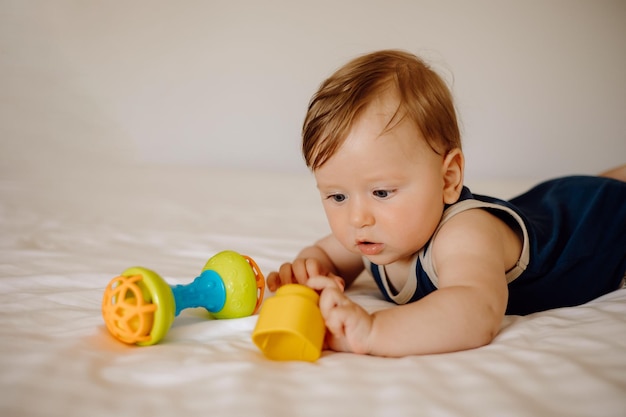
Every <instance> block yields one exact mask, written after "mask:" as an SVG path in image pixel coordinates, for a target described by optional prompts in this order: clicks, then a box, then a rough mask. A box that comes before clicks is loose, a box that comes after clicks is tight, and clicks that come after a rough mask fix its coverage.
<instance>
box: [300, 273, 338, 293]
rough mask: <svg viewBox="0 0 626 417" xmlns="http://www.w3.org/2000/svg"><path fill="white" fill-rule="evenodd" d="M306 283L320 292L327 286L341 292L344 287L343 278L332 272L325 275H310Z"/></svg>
mask: <svg viewBox="0 0 626 417" xmlns="http://www.w3.org/2000/svg"><path fill="white" fill-rule="evenodd" d="M306 285H308V286H309V287H311V288H313V289H314V290H317V291H319V292H322V291H324V290H326V289H327V288H333V289H336V290H338V291H339V292H342V293H343V290H344V288H345V283H344V280H343V279H342V278H341V277H338V276H337V275H334V274H328V276H326V277H324V276H320V275H318V276H314V277H311V278H309V280H308V281H307V283H306Z"/></svg>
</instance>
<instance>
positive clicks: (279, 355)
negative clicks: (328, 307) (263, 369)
mask: <svg viewBox="0 0 626 417" xmlns="http://www.w3.org/2000/svg"><path fill="white" fill-rule="evenodd" d="M318 302H319V295H318V294H317V293H316V292H315V291H313V290H312V289H311V288H309V287H307V286H304V285H300V284H287V285H284V286H282V287H280V288H279V289H278V291H276V295H275V296H274V297H271V298H268V299H267V300H265V303H264V304H263V308H261V312H260V313H259V318H258V320H257V323H256V327H255V328H254V331H253V332H252V341H253V342H254V344H256V345H257V347H258V348H259V349H260V350H261V351H262V352H263V354H264V355H265V356H266V357H268V358H269V359H274V360H281V361H289V360H300V361H308V362H314V361H316V360H317V359H318V358H319V357H320V356H321V354H322V345H323V343H324V335H325V333H326V326H325V324H324V318H323V317H322V313H321V311H320V309H319V307H318Z"/></svg>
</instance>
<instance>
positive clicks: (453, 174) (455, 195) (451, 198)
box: [441, 148, 465, 204]
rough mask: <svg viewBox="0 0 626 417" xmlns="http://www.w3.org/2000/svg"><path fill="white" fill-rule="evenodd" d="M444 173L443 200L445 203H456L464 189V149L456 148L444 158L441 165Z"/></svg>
mask: <svg viewBox="0 0 626 417" xmlns="http://www.w3.org/2000/svg"><path fill="white" fill-rule="evenodd" d="M441 170H442V174H443V202H444V203H445V204H453V203H456V202H457V200H458V199H459V196H460V195H461V190H462V189H463V172H464V170H465V157H464V156H463V151H462V150H461V149H459V148H454V149H452V150H451V151H449V152H448V153H447V154H446V156H444V158H443V165H442V167H441Z"/></svg>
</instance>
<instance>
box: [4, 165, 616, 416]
mask: <svg viewBox="0 0 626 417" xmlns="http://www.w3.org/2000/svg"><path fill="white" fill-rule="evenodd" d="M469 185H470V186H472V184H469ZM481 187H482V188H481ZM520 189H521V184H509V183H492V184H482V185H480V186H479V187H478V188H476V187H474V190H475V191H480V192H490V191H493V192H494V193H495V194H498V195H500V196H504V197H506V196H510V195H511V194H514V193H516V192H517V191H519V190H520ZM327 230H328V228H327V226H326V223H325V219H324V216H323V213H322V209H321V206H320V204H319V202H318V197H317V194H316V191H315V188H314V185H313V182H312V179H311V178H310V177H308V176H306V175H280V174H268V173H258V172H225V171H210V170H206V171H204V170H195V171H193V170H180V169H172V168H150V169H142V168H121V167H111V168H110V169H109V170H105V171H101V170H96V171H95V172H92V171H90V170H85V169H83V170H80V171H75V170H72V169H71V167H68V169H67V170H66V171H64V172H57V171H54V172H49V173H47V174H46V175H29V174H26V173H21V174H19V175H18V174H12V173H10V172H5V173H4V174H2V177H1V178H0V415H1V416H7V417H8V416H66V417H70V416H154V417H157V416H181V417H182V416H185V417H189V416H253V415H259V416H330V415H338V416H350V415H368V416H370V415H371V416H374V415H380V416H402V415H420V416H481V417H488V416H494V417H502V416H595V417H598V416H616V417H617V416H625V415H626V291H625V290H618V291H615V292H613V293H611V294H608V295H606V296H604V297H602V298H601V299H598V300H595V301H593V302H590V303H588V304H586V305H583V306H579V307H575V308H563V309H558V310H553V311H547V312H543V313H540V314H534V315H531V316H528V317H507V318H506V320H505V322H504V324H503V328H502V331H501V332H500V334H499V335H498V337H497V338H496V340H495V341H494V342H493V343H492V344H491V345H489V346H486V347H483V348H480V349H476V350H472V351H466V352H459V353H451V354H442V355H431V356H421V357H418V356H415V357H406V358H402V359H390V358H375V357H368V356H358V355H352V354H341V353H333V352H325V353H324V355H323V356H322V358H321V359H320V360H319V361H317V362H316V363H303V362H272V361H269V360H267V359H265V358H264V357H263V356H262V354H261V353H260V352H259V351H258V350H257V348H256V347H255V346H254V345H253V343H252V341H251V339H250V334H251V331H252V329H253V327H254V324H255V321H256V316H253V317H248V318H243V319H234V320H211V319H210V318H209V317H208V315H207V314H205V313H203V312H202V311H200V310H187V311H184V312H183V313H182V314H181V316H179V317H178V318H177V319H176V321H175V323H174V325H173V326H172V328H171V330H170V331H169V333H168V335H167V336H166V338H165V339H164V340H163V341H162V342H161V343H160V344H158V345H155V346H151V347H134V346H126V345H124V344H122V343H120V342H118V341H116V340H115V339H113V338H112V337H111V336H110V335H109V334H108V333H107V331H106V329H105V327H104V323H103V321H102V318H101V313H100V303H101V297H102V292H103V290H104V287H105V286H106V284H107V283H108V282H109V280H110V279H111V278H112V277H114V276H116V275H118V274H119V273H121V272H122V271H123V270H124V269H126V268H127V267H130V266H134V265H142V266H145V267H148V268H150V269H153V270H155V271H157V272H158V273H160V274H161V276H163V277H164V278H165V279H166V281H167V282H168V283H170V284H179V283H189V282H190V281H191V280H192V279H193V278H194V277H196V276H197V275H198V273H199V272H200V269H201V268H202V266H203V265H204V263H205V262H206V260H207V259H208V258H209V257H210V256H212V255H213V254H215V253H217V252H219V251H221V250H224V249H232V250H236V251H238V252H240V253H244V254H246V255H249V256H251V257H252V258H254V259H255V260H256V262H257V263H258V264H259V266H260V268H261V269H262V270H263V271H264V272H265V273H267V272H269V271H270V270H273V269H275V268H277V267H278V266H279V265H280V264H281V263H282V262H283V261H285V260H289V259H291V258H292V257H293V256H294V255H295V254H296V252H297V251H298V250H299V248H301V246H302V245H304V244H307V243H310V242H311V241H312V240H313V239H315V238H317V237H319V236H321V235H322V234H323V233H326V232H327ZM349 294H350V295H351V296H352V297H353V298H354V299H355V300H357V301H358V302H360V303H361V304H362V305H364V306H365V307H366V308H367V309H369V310H375V309H379V308H384V307H386V306H387V303H386V302H385V301H383V300H382V299H381V297H380V295H379V294H378V292H377V290H376V288H375V287H374V285H373V284H372V283H371V282H370V281H368V280H367V279H364V278H363V277H362V278H361V279H359V281H357V283H356V285H355V286H354V287H353V288H352V289H350V290H349ZM268 296H271V294H268Z"/></svg>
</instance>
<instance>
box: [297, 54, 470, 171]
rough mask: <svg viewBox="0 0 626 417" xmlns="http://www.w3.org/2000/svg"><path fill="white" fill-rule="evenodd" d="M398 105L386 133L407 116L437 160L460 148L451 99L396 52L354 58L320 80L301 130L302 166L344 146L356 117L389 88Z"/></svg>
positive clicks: (420, 66)
mask: <svg viewBox="0 0 626 417" xmlns="http://www.w3.org/2000/svg"><path fill="white" fill-rule="evenodd" d="M390 87H391V88H394V89H395V90H396V91H397V94H398V96H399V99H400V103H399V105H398V108H397V109H396V112H395V114H394V116H393V117H392V118H391V120H390V121H389V124H388V126H387V129H389V128H392V127H393V126H392V125H391V124H392V122H393V121H394V120H395V121H396V123H397V122H399V121H400V120H402V118H404V117H406V116H408V117H410V118H411V119H412V120H413V121H414V122H415V123H416V125H417V127H418V129H419V130H420V132H421V133H422V136H423V137H424V138H425V139H426V141H427V142H428V144H429V145H430V147H431V148H432V149H433V150H434V151H435V152H437V153H438V154H446V153H447V152H449V151H450V150H452V149H454V148H461V135H460V132H459V127H458V123H457V118H456V112H455V109H454V104H453V100H452V94H451V93H450V90H449V89H448V87H447V86H446V84H445V83H444V81H443V80H442V79H441V78H440V77H439V75H437V74H436V73H435V72H434V71H433V70H432V69H430V67H429V66H428V65H427V64H426V63H424V62H423V61H422V60H421V59H419V58H418V57H417V56H415V55H412V54H410V53H407V52H403V51H397V50H385V51H378V52H373V53H370V54H367V55H363V56H361V57H358V58H356V59H354V60H352V61H350V62H348V63H347V64H346V65H344V66H343V67H341V68H340V69H339V70H337V71H336V72H335V73H334V74H333V75H331V76H330V77H329V78H328V79H327V80H325V81H324V82H323V83H322V84H321V86H320V88H319V89H318V91H317V93H315V95H313V97H312V98H311V101H310V103H309V108H308V111H307V114H306V117H305V120H304V125H303V128H302V153H303V156H304V160H305V162H306V164H307V166H308V167H309V168H311V169H313V170H315V169H317V168H319V167H321V166H322V165H323V164H324V163H325V162H326V161H328V159H330V157H332V156H333V155H334V153H335V152H336V151H337V149H339V147H340V146H341V145H342V144H343V142H344V140H345V138H346V136H347V135H348V133H349V131H350V128H351V127H352V124H353V123H354V121H355V119H356V118H357V117H358V116H359V113H360V112H361V111H362V110H363V109H364V108H365V107H366V106H367V105H368V104H369V103H370V102H371V101H372V100H373V99H374V97H376V96H377V95H378V94H381V93H382V92H383V91H384V90H386V89H388V88H390Z"/></svg>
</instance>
